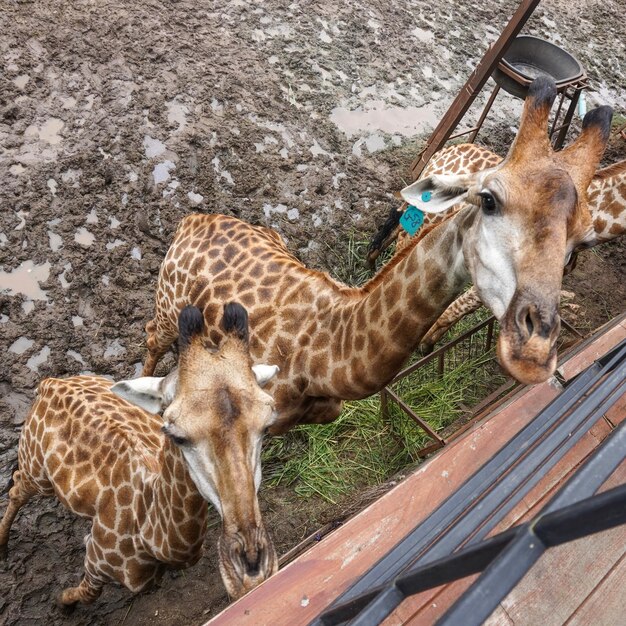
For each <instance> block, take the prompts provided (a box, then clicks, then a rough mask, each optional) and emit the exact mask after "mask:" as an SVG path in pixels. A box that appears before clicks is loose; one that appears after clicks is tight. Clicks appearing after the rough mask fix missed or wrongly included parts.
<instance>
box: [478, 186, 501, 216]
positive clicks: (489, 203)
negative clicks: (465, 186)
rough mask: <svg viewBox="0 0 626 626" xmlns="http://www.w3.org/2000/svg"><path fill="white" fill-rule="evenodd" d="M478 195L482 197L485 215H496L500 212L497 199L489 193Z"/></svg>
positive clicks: (484, 192)
mask: <svg viewBox="0 0 626 626" xmlns="http://www.w3.org/2000/svg"><path fill="white" fill-rule="evenodd" d="M478 195H479V196H480V202H481V207H482V210H483V213H485V214H486V215H495V214H496V213H497V210H498V207H497V204H496V199H495V198H494V197H493V196H492V195H491V194H490V193H489V192H488V191H483V192H481V193H479V194H478Z"/></svg>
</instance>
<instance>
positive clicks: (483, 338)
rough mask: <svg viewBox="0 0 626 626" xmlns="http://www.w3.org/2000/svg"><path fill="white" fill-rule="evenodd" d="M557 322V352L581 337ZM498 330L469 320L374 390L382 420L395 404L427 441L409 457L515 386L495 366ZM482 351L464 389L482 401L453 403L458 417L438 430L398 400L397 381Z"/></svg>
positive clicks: (432, 376)
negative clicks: (468, 387)
mask: <svg viewBox="0 0 626 626" xmlns="http://www.w3.org/2000/svg"><path fill="white" fill-rule="evenodd" d="M561 325H562V331H561V336H560V337H559V340H558V343H557V349H558V350H559V353H561V351H563V350H566V351H567V350H570V349H571V348H574V347H575V346H577V345H578V344H579V343H580V342H581V341H582V340H583V339H584V336H583V335H582V334H581V333H579V332H578V331H577V330H576V329H575V328H574V327H573V326H572V325H571V324H569V323H568V322H567V321H565V320H564V319H561ZM498 331H499V326H498V322H497V320H496V318H495V317H493V316H491V317H489V318H488V319H486V320H484V321H482V322H479V323H477V324H475V325H474V326H472V327H471V328H470V329H469V330H466V331H465V332H463V333H462V334H461V335H459V336H458V337H455V338H454V339H452V340H451V341H449V342H447V343H445V344H444V345H442V346H441V347H440V348H437V349H436V350H434V351H433V352H431V353H430V354H429V355H427V356H424V357H422V358H420V359H419V360H418V361H416V362H414V363H412V364H410V365H409V366H407V367H406V368H404V369H403V370H402V371H401V372H399V373H398V374H397V375H396V377H395V378H394V379H393V380H392V381H391V382H390V383H389V384H388V385H387V386H386V387H385V388H384V389H383V390H382V391H381V392H380V400H381V410H382V415H383V419H385V420H390V419H391V415H390V413H391V411H390V409H391V406H390V405H391V403H395V404H396V405H397V406H398V407H399V408H400V409H401V410H402V412H403V413H404V414H405V415H407V416H408V417H409V418H410V419H411V420H412V421H413V422H415V424H416V425H417V426H418V427H419V428H421V429H422V430H423V431H424V432H425V433H426V435H427V437H428V439H429V440H430V443H428V444H427V445H425V446H423V447H422V448H420V449H419V450H417V451H415V452H414V454H415V456H417V457H424V456H426V455H428V454H430V453H432V452H434V451H435V450H438V449H440V448H443V447H444V446H445V445H446V444H447V443H448V442H449V441H451V440H453V439H455V438H456V437H458V436H459V435H460V434H461V433H462V432H464V431H465V430H466V429H467V428H468V427H469V426H470V425H471V424H472V423H473V422H474V421H475V420H476V419H479V418H480V417H481V416H482V414H483V412H484V411H486V410H490V411H491V410H493V409H494V408H495V407H496V406H497V404H498V402H499V401H501V400H503V399H505V398H506V397H507V396H508V394H509V393H510V392H511V391H513V390H514V389H516V388H517V387H519V386H520V383H518V382H517V381H516V380H515V379H513V378H511V377H510V376H507V375H506V374H504V373H503V372H502V370H501V369H500V367H499V366H498V364H497V361H496V358H495V354H494V353H493V352H494V351H493V348H494V347H495V343H496V341H497V338H498ZM490 352H491V354H489V353H490ZM485 355H486V356H487V358H485V359H484V362H482V363H481V364H480V365H479V366H477V367H476V368H475V370H474V372H473V374H472V386H473V387H474V388H473V389H471V390H468V391H469V392H471V395H473V396H475V397H482V400H480V401H479V402H478V403H477V404H475V405H473V406H467V405H465V404H463V403H458V406H457V408H458V409H460V411H461V413H462V414H461V416H460V417H458V418H457V419H455V420H454V421H453V422H452V423H451V424H449V425H448V426H447V427H446V428H445V429H443V430H442V431H441V432H437V431H436V430H435V429H434V428H433V427H432V426H431V425H430V424H429V423H428V422H427V421H426V420H425V419H423V418H422V417H420V415H419V414H418V412H416V411H415V410H414V409H413V408H412V407H411V406H409V404H408V403H407V402H406V401H405V400H404V399H403V398H402V391H401V390H400V389H398V387H399V386H401V385H402V383H403V381H407V382H408V383H409V384H410V385H411V386H415V385H423V384H426V383H428V382H431V381H433V380H437V379H438V378H439V379H440V378H442V377H443V376H445V375H446V373H448V372H450V371H451V370H453V369H454V368H456V367H458V366H459V365H460V364H462V363H467V362H468V361H470V360H472V359H475V358H477V357H482V356H485Z"/></svg>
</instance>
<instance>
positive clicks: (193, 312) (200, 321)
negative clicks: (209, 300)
mask: <svg viewBox="0 0 626 626" xmlns="http://www.w3.org/2000/svg"><path fill="white" fill-rule="evenodd" d="M203 329H204V316H203V315H202V311H201V310H200V309H199V308H198V307H196V306H192V305H187V306H186V307H185V308H184V309H183V310H182V311H181V312H180V315H179V316H178V343H179V345H180V347H181V348H184V347H185V346H188V345H189V343H190V342H191V339H192V337H195V336H196V335H200V334H201V333H202V330H203Z"/></svg>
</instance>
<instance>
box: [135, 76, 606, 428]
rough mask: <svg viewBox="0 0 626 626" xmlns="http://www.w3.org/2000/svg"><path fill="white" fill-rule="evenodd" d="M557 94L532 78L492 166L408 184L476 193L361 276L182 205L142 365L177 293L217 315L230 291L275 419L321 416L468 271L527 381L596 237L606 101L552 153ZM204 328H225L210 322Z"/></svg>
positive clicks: (375, 380) (443, 204) (548, 365)
mask: <svg viewBox="0 0 626 626" xmlns="http://www.w3.org/2000/svg"><path fill="white" fill-rule="evenodd" d="M555 96H556V89H555V87H554V83H552V82H551V81H548V80H547V79H537V80H536V81H534V82H533V84H532V86H531V88H530V91H529V96H528V98H527V99H526V101H525V105H524V111H523V115H522V122H521V125H520V131H519V134H518V136H517V138H516V141H515V143H514V144H513V146H512V147H511V150H510V152H509V155H508V157H507V158H506V159H505V161H504V162H503V163H502V164H500V165H499V166H496V167H495V168H491V169H487V170H483V171H481V172H477V173H475V174H469V175H460V176H455V175H447V176H432V177H429V178H427V179H424V180H422V181H420V182H419V183H416V184H414V185H411V186H409V187H408V188H407V189H405V190H403V193H404V194H405V196H406V199H407V200H408V201H409V202H412V200H413V195H420V194H421V192H422V191H423V190H425V189H428V190H429V191H431V192H432V201H431V202H430V203H429V205H428V207H425V209H427V210H429V211H432V212H435V213H437V212H441V211H445V210H446V209H447V208H449V206H452V205H453V204H456V203H458V202H459V201H460V200H462V199H468V200H471V202H472V203H473V206H472V207H471V209H469V210H467V211H463V212H460V213H457V214H456V215H454V216H453V217H452V218H450V219H448V220H447V221H445V222H443V223H442V224H441V225H440V226H439V227H438V228H435V229H433V230H432V231H431V232H430V233H429V234H428V235H427V236H426V237H424V238H423V239H422V240H420V241H419V242H416V243H415V244H412V245H410V246H408V247H407V248H406V249H405V250H403V251H402V252H401V253H399V254H397V255H395V257H394V258H393V259H392V260H391V261H390V262H389V263H388V264H387V265H386V266H385V267H384V268H383V269H382V270H381V272H380V273H379V274H378V275H377V276H375V277H374V278H373V279H372V280H371V281H370V282H368V283H367V284H365V285H364V286H363V287H361V288H351V287H347V286H346V285H343V284H341V283H338V282H337V281H335V280H333V279H331V278H330V277H329V276H328V275H327V274H325V273H323V272H318V271H313V270H310V269H307V268H306V267H304V266H303V265H302V264H301V263H300V262H299V261H298V260H297V259H296V258H295V257H294V256H293V255H292V254H290V253H289V251H288V250H287V249H286V248H285V246H284V245H283V244H282V243H281V242H280V241H279V239H278V237H277V235H276V234H275V233H272V231H269V230H268V229H266V228H263V227H259V226H251V225H249V224H246V223H244V222H242V221H240V220H237V219H234V218H231V217H226V216H223V215H191V216H188V217H186V218H185V219H184V220H183V221H182V222H181V224H180V225H179V227H178V230H177V232H176V235H175V237H174V241H173V243H172V245H171V247H170V249H169V251H168V253H167V255H166V257H165V260H164V261H163V264H162V266H161V271H160V274H159V281H158V287H157V297H156V312H155V317H154V319H153V320H152V321H151V322H149V323H148V325H147V327H146V330H147V333H148V352H149V355H148V358H147V360H146V363H145V365H144V373H145V374H148V375H149V374H151V373H152V372H153V371H154V368H155V366H156V364H157V362H158V360H159V358H160V357H161V356H162V355H163V354H164V353H165V352H166V351H167V349H168V348H169V346H170V345H171V344H172V342H173V341H175V339H176V334H177V331H176V324H175V320H176V316H177V313H178V311H179V310H180V307H181V306H183V303H185V302H188V301H190V302H193V303H194V304H196V305H197V306H198V307H200V308H201V309H202V310H203V311H204V314H205V318H206V319H212V318H213V317H214V315H215V308H216V306H217V302H218V301H219V300H220V299H223V298H229V297H232V294H234V293H237V297H238V298H240V299H241V302H242V303H243V304H244V305H245V306H246V307H248V310H249V311H250V322H251V327H252V329H253V333H252V337H251V342H250V347H251V352H252V356H253V358H254V359H255V360H268V359H269V360H271V361H272V362H275V363H277V364H278V365H279V366H280V368H281V372H280V375H279V376H278V377H277V378H276V380H275V381H274V383H273V385H272V387H271V392H272V394H273V395H274V398H275V400H276V407H277V411H278V420H277V422H276V423H275V424H274V425H273V426H272V427H271V428H270V432H272V433H277V432H282V431H284V430H286V429H288V428H290V427H292V426H293V425H295V424H297V423H301V422H309V423H326V422H329V421H332V420H333V419H335V418H336V417H337V416H338V415H339V413H340V411H341V403H342V400H346V399H358V398H363V397H366V396H368V395H371V394H373V393H375V392H377V391H379V390H380V389H382V388H383V387H384V386H385V385H386V384H387V383H388V382H389V381H390V380H391V379H392V378H393V377H394V376H395V374H396V373H397V372H398V371H399V370H400V368H401V367H402V365H403V364H404V362H405V361H406V359H407V358H408V357H409V356H410V355H411V353H412V352H413V351H414V349H415V347H416V346H417V344H418V342H419V340H420V338H421V337H422V336H423V335H424V333H425V332H426V331H427V330H428V329H429V328H430V327H431V326H432V324H433V323H434V322H435V320H436V319H437V318H438V317H439V315H440V314H441V313H442V312H443V311H444V310H445V308H446V307H447V306H448V305H449V304H450V303H451V302H452V300H453V299H454V298H455V297H456V296H457V295H458V294H459V293H460V292H461V291H462V289H463V287H464V285H465V284H466V283H467V281H468V280H469V279H470V278H471V279H472V280H473V282H474V284H476V285H477V286H478V287H479V290H480V291H481V297H482V298H483V300H484V301H485V302H486V303H487V304H488V306H489V307H490V308H491V309H492V310H493V312H494V313H495V315H496V316H497V317H498V318H499V319H500V320H501V324H502V331H501V333H500V336H499V342H498V352H499V359H500V362H501V363H502V365H503V366H504V367H505V369H507V370H508V371H509V372H510V373H511V374H512V375H513V376H515V377H516V378H517V379H519V380H521V381H522V382H526V383H536V382H541V381H544V380H546V379H547V378H548V377H549V376H550V375H551V374H552V373H553V371H554V368H555V366H556V348H555V342H556V337H557V335H558V332H559V326H560V320H559V316H558V299H559V292H560V286H561V277H562V267H563V264H564V262H565V259H566V258H567V257H568V255H569V254H570V253H571V251H572V250H573V249H574V248H576V247H577V246H579V245H581V243H583V242H585V241H587V240H588V239H589V238H590V237H591V236H592V232H593V228H592V224H591V218H590V215H589V211H588V208H587V204H586V201H585V194H584V190H585V189H586V188H587V186H588V184H589V182H590V180H591V178H592V177H593V173H594V171H595V168H596V165H597V163H598V162H599V160H600V157H601V156H602V153H603V151H604V147H605V145H606V141H607V139H608V131H609V128H610V122H611V115H612V114H611V110H610V108H608V107H601V108H599V109H596V110H594V111H590V112H589V113H588V114H587V116H586V117H585V121H584V126H583V131H582V133H581V135H580V137H579V138H578V140H577V141H576V142H575V143H574V144H573V145H571V146H569V147H568V148H567V149H566V150H563V151H561V152H559V153H555V152H554V151H553V150H552V148H551V146H550V144H549V141H548V137H547V123H548V114H549V110H550V106H551V105H552V102H553V101H554V98H555ZM420 186H421V188H420ZM412 203H414V202H412ZM540 261H541V262H540ZM211 332H212V335H214V336H215V338H218V337H219V330H218V329H217V328H214V329H213V330H212V331H211Z"/></svg>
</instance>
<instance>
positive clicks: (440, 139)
mask: <svg viewBox="0 0 626 626" xmlns="http://www.w3.org/2000/svg"><path fill="white" fill-rule="evenodd" d="M538 4H539V0H523V1H522V2H520V4H519V6H518V8H517V10H516V11H515V13H514V14H513V17H511V19H510V21H509V23H508V24H507V25H506V26H505V28H504V30H503V31H502V34H501V35H500V37H498V40H497V41H496V42H495V43H494V44H493V45H491V46H490V47H489V48H488V49H487V51H486V52H485V54H484V55H483V58H482V59H481V60H480V62H479V63H478V65H477V66H476V68H475V69H474V71H473V72H472V73H471V74H470V77H469V78H468V79H467V82H466V83H465V85H464V86H463V88H462V89H461V90H460V91H459V93H458V94H457V96H456V98H455V99H454V101H453V102H452V104H451V105H450V108H449V109H448V110H447V111H446V114H445V115H444V116H443V117H442V118H441V121H440V122H439V124H438V125H437V128H435V130H434V132H433V134H432V135H431V136H430V138H429V139H428V142H427V143H426V147H425V148H424V150H422V152H421V153H420V154H419V155H418V157H417V159H416V160H415V161H414V163H413V165H412V166H411V172H412V174H413V179H414V180H417V178H418V177H419V175H420V174H421V173H422V170H423V169H424V168H425V167H426V164H427V163H428V161H430V158H431V157H432V156H433V154H435V152H437V150H439V149H440V148H441V147H442V146H443V144H444V143H445V142H446V141H447V139H448V137H449V136H450V134H451V133H452V131H453V130H454V129H455V128H456V126H457V124H458V123H459V122H460V121H461V119H462V118H463V116H464V115H465V113H466V112H467V110H468V109H469V108H470V106H471V105H472V102H474V99H475V98H476V96H477V95H478V94H479V93H480V90H481V89H482V88H483V86H484V84H485V83H486V82H487V80H488V79H489V77H490V76H491V74H492V73H493V71H494V70H495V69H496V66H497V65H498V62H499V61H500V59H501V58H502V56H503V55H504V53H505V52H506V51H507V49H508V47H509V46H510V45H511V42H512V41H513V39H514V38H515V37H516V36H517V34H518V33H519V32H520V30H521V29H522V27H523V26H524V24H525V23H526V20H527V19H528V18H529V17H530V16H531V15H532V13H533V11H534V10H535V7H536V6H537V5H538Z"/></svg>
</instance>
